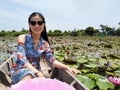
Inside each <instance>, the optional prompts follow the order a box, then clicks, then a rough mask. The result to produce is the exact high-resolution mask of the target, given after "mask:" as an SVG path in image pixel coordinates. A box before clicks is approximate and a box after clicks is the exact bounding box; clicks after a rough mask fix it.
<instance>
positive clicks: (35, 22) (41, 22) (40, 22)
mask: <svg viewBox="0 0 120 90" xmlns="http://www.w3.org/2000/svg"><path fill="white" fill-rule="evenodd" d="M30 24H31V25H32V26H35V25H36V24H38V25H42V24H43V21H30Z"/></svg>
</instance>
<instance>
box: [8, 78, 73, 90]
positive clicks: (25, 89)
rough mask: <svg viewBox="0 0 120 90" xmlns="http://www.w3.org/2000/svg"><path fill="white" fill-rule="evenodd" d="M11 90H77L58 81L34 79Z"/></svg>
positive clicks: (15, 85) (25, 81) (20, 83)
mask: <svg viewBox="0 0 120 90" xmlns="http://www.w3.org/2000/svg"><path fill="white" fill-rule="evenodd" d="M9 90H75V89H74V88H73V87H72V86H70V85H68V84H67V83H65V82H61V81H59V80H57V79H50V78H34V79H28V80H24V81H20V82H19V83H17V84H14V85H12V86H11V88H10V89H9Z"/></svg>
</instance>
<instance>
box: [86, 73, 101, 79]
mask: <svg viewBox="0 0 120 90" xmlns="http://www.w3.org/2000/svg"><path fill="white" fill-rule="evenodd" d="M86 76H88V77H90V78H91V79H95V80H98V79H99V78H100V77H101V76H100V75H98V74H95V73H92V74H86Z"/></svg>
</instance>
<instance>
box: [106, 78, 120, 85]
mask: <svg viewBox="0 0 120 90" xmlns="http://www.w3.org/2000/svg"><path fill="white" fill-rule="evenodd" d="M108 80H109V81H110V82H112V83H113V84H120V78H118V77H109V78H108Z"/></svg>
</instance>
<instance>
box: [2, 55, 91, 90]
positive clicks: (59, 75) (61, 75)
mask: <svg viewBox="0 0 120 90" xmlns="http://www.w3.org/2000/svg"><path fill="white" fill-rule="evenodd" d="M14 57H15V54H13V55H12V56H11V57H10V58H8V59H7V60H6V61H5V62H4V63H3V64H2V65H1V66H0V80H1V83H0V90H8V88H9V87H8V86H9V85H10V84H11V82H12V80H11V78H10V77H9V75H8V73H9V71H10V68H11V67H12V65H13V64H14ZM40 61H41V62H40V64H41V67H43V68H42V72H43V73H44V75H45V76H46V77H51V78H52V79H53V78H56V79H58V80H60V81H63V82H66V83H68V84H69V85H72V86H73V87H74V88H75V89H76V90H89V89H88V88H87V87H86V86H84V85H83V84H82V83H81V82H80V81H79V80H77V78H76V77H74V76H73V75H71V73H69V72H68V71H66V70H63V69H58V68H53V69H51V67H50V66H49V65H48V63H45V61H44V60H40ZM51 70H52V71H51ZM49 71H51V73H49ZM6 78H7V79H6Z"/></svg>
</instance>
